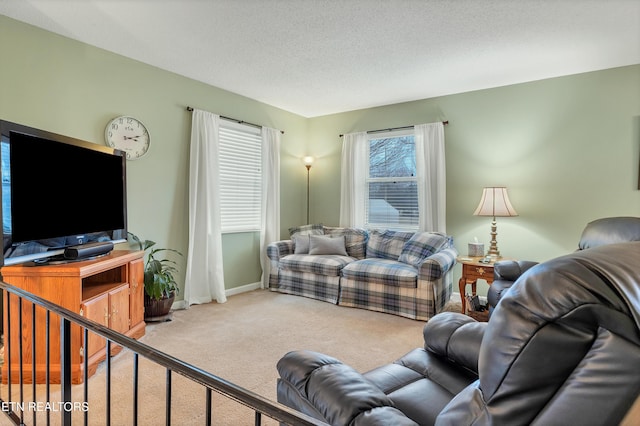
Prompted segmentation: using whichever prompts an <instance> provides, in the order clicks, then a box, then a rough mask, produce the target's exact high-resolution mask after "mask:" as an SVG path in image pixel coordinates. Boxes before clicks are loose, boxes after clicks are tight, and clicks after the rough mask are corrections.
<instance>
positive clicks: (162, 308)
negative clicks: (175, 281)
mask: <svg viewBox="0 0 640 426" xmlns="http://www.w3.org/2000/svg"><path fill="white" fill-rule="evenodd" d="M175 298H176V293H175V292H173V291H172V292H171V293H170V294H169V296H168V297H167V296H164V297H163V298H162V299H154V298H151V297H149V295H147V294H146V293H145V295H144V320H145V321H147V322H153V321H170V320H171V315H170V312H171V305H173V300H174V299H175Z"/></svg>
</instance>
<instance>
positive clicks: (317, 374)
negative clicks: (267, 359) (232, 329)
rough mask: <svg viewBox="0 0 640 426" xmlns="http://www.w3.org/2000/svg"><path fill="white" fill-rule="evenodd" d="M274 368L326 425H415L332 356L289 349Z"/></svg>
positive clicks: (383, 396)
mask: <svg viewBox="0 0 640 426" xmlns="http://www.w3.org/2000/svg"><path fill="white" fill-rule="evenodd" d="M277 369H278V373H279V374H280V377H281V380H284V381H286V382H288V383H289V385H291V386H292V387H293V388H295V389H296V390H297V391H298V393H299V394H300V396H301V397H303V398H304V399H306V400H307V401H308V402H309V403H310V404H312V405H313V407H314V408H315V409H316V410H317V411H318V412H319V413H321V414H322V416H323V417H324V419H325V420H326V421H327V422H328V423H330V424H340V425H351V424H353V425H365V424H366V425H378V424H379V425H383V424H398V425H415V423H414V422H413V421H411V420H410V419H408V418H407V417H406V416H405V415H404V414H403V413H402V412H400V411H399V410H397V409H396V408H394V406H393V403H392V402H391V400H390V399H389V397H388V396H387V395H385V394H384V393H383V392H382V391H381V390H380V389H379V388H378V387H377V386H375V385H374V384H373V383H371V382H370V381H369V380H367V379H366V378H365V377H364V376H363V375H362V374H360V373H358V372H357V371H355V370H354V369H353V368H352V367H350V366H348V365H346V364H343V363H342V362H340V361H339V360H337V359H335V358H333V357H330V356H328V355H323V354H320V353H317V352H313V351H293V352H289V353H287V354H286V355H285V356H284V357H282V358H281V359H280V360H279V361H278V364H277ZM292 408H295V407H292ZM389 421H391V423H389Z"/></svg>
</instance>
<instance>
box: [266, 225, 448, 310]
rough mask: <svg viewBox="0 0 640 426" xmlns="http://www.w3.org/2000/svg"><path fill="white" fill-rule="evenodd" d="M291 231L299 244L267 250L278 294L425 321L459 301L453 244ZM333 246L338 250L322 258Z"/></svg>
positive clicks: (392, 234)
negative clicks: (453, 299) (454, 292)
mask: <svg viewBox="0 0 640 426" xmlns="http://www.w3.org/2000/svg"><path fill="white" fill-rule="evenodd" d="M289 231H290V234H291V240H283V241H277V242H274V243H271V244H270V245H269V246H268V248H267V255H268V257H269V259H270V262H271V272H270V275H269V285H270V289H271V290H272V291H279V292H282V293H288V294H294V295H298V296H305V297H311V298H314V299H318V300H323V301H326V302H330V303H336V304H338V305H342V306H350V307H355V308H362V309H369V310H373V311H378V312H385V313H389V314H394V315H400V316H403V317H407V318H412V319H417V320H424V321H427V320H429V319H430V318H431V317H433V316H434V315H435V314H437V313H439V312H441V311H442V309H443V308H444V306H445V304H446V303H447V302H448V301H449V298H450V297H451V293H452V289H453V266H454V265H455V263H456V256H457V251H456V249H455V248H454V247H453V241H452V238H451V237H450V236H447V235H444V234H441V233H433V232H417V233H413V232H400V231H391V230H387V231H371V232H368V231H365V230H363V229H356V228H338V227H327V226H322V225H305V226H301V227H297V228H292V229H290V230H289ZM327 241H329V243H330V244H331V245H332V248H326V247H322V248H321V249H320V250H319V251H318V250H316V249H317V247H318V244H319V243H317V242H321V243H325V242H327ZM338 241H339V242H338ZM342 241H344V249H343V248H342V247H341V245H342ZM314 242H316V246H315V247H314ZM306 244H309V245H310V247H307V246H305V245H306ZM339 246H340V247H339Z"/></svg>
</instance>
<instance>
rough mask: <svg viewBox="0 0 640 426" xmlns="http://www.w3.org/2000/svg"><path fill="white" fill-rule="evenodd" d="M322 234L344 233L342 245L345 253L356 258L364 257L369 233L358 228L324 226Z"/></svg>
mask: <svg viewBox="0 0 640 426" xmlns="http://www.w3.org/2000/svg"><path fill="white" fill-rule="evenodd" d="M324 235H332V236H335V235H344V245H345V248H346V249H347V255H349V256H351V257H355V258H356V259H364V258H365V254H366V248H367V241H369V233H368V232H367V231H366V230H364V229H360V228H342V227H332V226H325V227H324Z"/></svg>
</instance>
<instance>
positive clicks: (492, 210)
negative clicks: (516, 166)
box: [473, 186, 518, 259]
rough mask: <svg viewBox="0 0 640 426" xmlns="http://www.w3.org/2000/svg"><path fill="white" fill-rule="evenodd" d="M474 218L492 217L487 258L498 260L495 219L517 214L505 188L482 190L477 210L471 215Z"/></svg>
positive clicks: (496, 187) (495, 187)
mask: <svg viewBox="0 0 640 426" xmlns="http://www.w3.org/2000/svg"><path fill="white" fill-rule="evenodd" d="M473 215H474V216H492V217H493V221H492V222H491V245H490V247H489V252H488V253H487V255H488V256H490V257H492V258H496V259H497V258H500V257H501V256H500V251H499V250H498V241H497V236H498V231H497V229H498V226H497V224H496V217H508V216H518V213H517V212H516V210H515V209H514V208H513V206H512V205H511V201H509V196H508V195H507V188H506V187H504V186H494V187H488V188H484V189H483V190H482V198H481V199H480V204H479V205H478V208H477V209H476V211H475V212H474V213H473Z"/></svg>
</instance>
